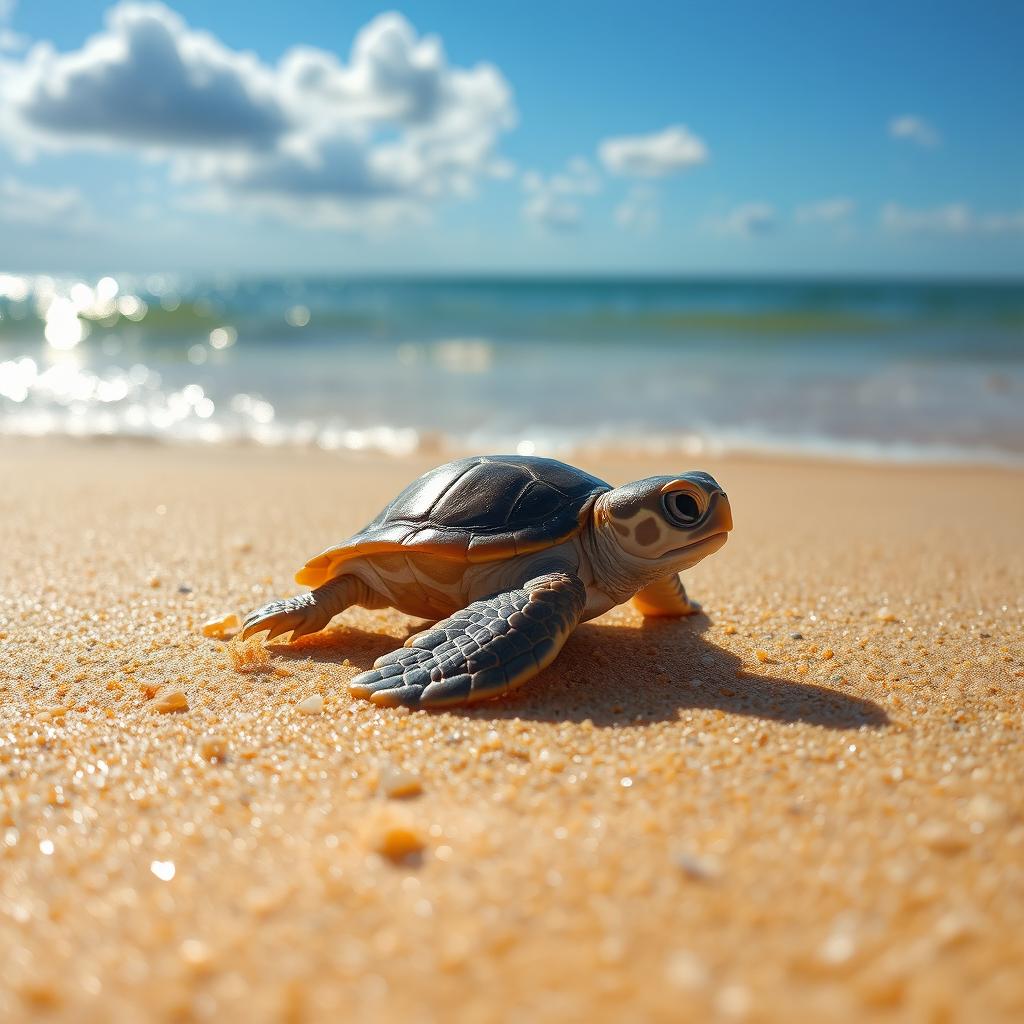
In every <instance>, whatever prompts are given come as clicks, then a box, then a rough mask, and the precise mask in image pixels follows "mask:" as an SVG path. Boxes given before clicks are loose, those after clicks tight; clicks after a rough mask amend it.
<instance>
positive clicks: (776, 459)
mask: <svg viewBox="0 0 1024 1024" xmlns="http://www.w3.org/2000/svg"><path fill="white" fill-rule="evenodd" d="M359 433H363V432H362V431H359ZM22 444H26V445H39V446H43V447H45V446H56V447H58V448H59V447H60V446H65V445H66V446H79V445H81V446H85V447H87V448H88V447H89V446H93V445H95V446H96V447H97V448H106V447H111V446H116V445H119V444H123V445H124V446H125V447H126V448H128V449H129V450H130V449H132V448H135V447H139V448H142V449H146V448H155V449H160V448H163V447H167V448H168V449H171V450H183V451H186V452H187V451H208V452H213V453H216V452H223V453H224V454H225V455H227V456H230V455H231V454H232V453H236V452H265V453H267V454H268V455H271V456H272V455H273V454H274V453H278V454H282V455H288V456H290V455H303V456H312V457H314V458H316V457H321V456H323V457H326V458H334V459H341V460H352V461H353V462H355V463H362V462H364V461H365V460H368V459H380V460H382V461H386V462H393V463H400V462H402V461H412V462H419V461H423V460H427V461H430V463H431V465H436V464H439V463H442V462H447V461H449V460H452V459H460V458H464V457H467V456H470V455H479V454H483V452H484V450H483V449H478V448H474V447H472V446H470V445H466V444H461V443H456V442H455V441H452V440H448V439H446V438H442V437H435V436H432V435H428V436H425V437H423V438H421V439H420V441H419V442H418V444H417V445H416V446H415V447H412V448H409V449H404V448H403V449H388V448H382V447H373V446H370V445H368V446H365V447H346V446H337V447H332V446H328V445H322V444H319V443H317V442H316V441H312V440H310V441H294V440H288V439H283V440H279V441H272V442H265V441H261V440H258V439H257V438H254V437H233V438H224V439H220V440H216V441H207V440H202V439H199V438H190V437H169V436H166V435H162V436H161V435H155V434H154V435H148V434H121V433H116V434H115V433H88V434H84V433H83V434H16V433H4V432H2V431H0V447H5V446H6V447H10V446H20V445H22ZM829 444H832V442H828V441H822V442H820V443H819V442H811V443H809V444H808V446H807V447H806V448H804V449H799V448H793V447H778V448H776V447H772V446H771V445H765V446H763V447H758V446H748V447H742V446H737V447H729V446H727V445H721V444H714V443H710V444H705V443H703V442H700V443H696V444H695V443H694V442H693V441H692V440H686V439H682V438H681V439H679V440H678V441H675V442H672V441H668V440H666V441H660V440H659V441H657V442H654V443H652V444H648V445H646V446H644V445H639V444H638V445H633V444H622V445H610V444H607V443H603V442H595V443H594V444H567V445H565V446H564V447H557V448H555V449H551V450H549V449H546V448H544V449H541V450H534V449H533V448H532V447H531V448H530V450H520V451H519V452H518V454H521V455H527V454H528V455H537V456H539V457H543V458H551V459H557V460H558V461H560V462H568V463H574V462H575V461H579V462H583V461H586V460H588V459H589V460H591V461H596V462H601V461H607V460H611V461H632V460H640V461H647V462H651V461H659V460H661V461H662V462H664V461H666V460H676V461H684V462H685V461H691V462H700V461H701V460H702V459H703V460H710V461H714V462H719V463H739V464H778V465H781V466H790V465H793V466H836V467H849V468H862V469H872V468H877V469H892V470H908V471H914V470H918V469H922V470H941V469H951V470H965V471H968V472H970V471H972V470H981V471H994V472H1000V471H1005V472H1008V473H1019V472H1022V471H1024V453H1021V454H1019V455H1018V454H1015V453H1013V452H1002V451H998V450H995V449H993V450H971V449H961V448H955V447H947V446H941V445H940V446H934V448H933V449H932V451H933V452H934V454H932V455H927V454H925V453H918V454H917V455H910V454H898V453H897V452H896V451H895V450H894V451H893V452H891V453H890V454H886V453H885V452H880V451H873V452H872V453H870V454H868V453H865V454H858V453H857V452H856V451H854V450H852V449H863V448H872V447H873V446H872V445H870V444H866V443H865V444H859V443H857V444H852V445H850V446H849V447H848V449H847V450H846V451H843V450H840V449H833V450H829V449H828V446H829ZM517 447H520V446H515V445H512V446H506V448H504V449H502V448H500V447H499V448H488V449H487V451H502V452H503V453H505V454H515V453H516V449H517ZM910 447H913V446H910ZM939 452H942V453H943V454H939ZM431 460H432V461H431Z"/></svg>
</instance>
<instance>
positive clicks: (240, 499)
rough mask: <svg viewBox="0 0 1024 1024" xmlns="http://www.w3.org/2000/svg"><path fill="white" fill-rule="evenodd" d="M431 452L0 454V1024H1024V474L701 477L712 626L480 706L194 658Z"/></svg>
mask: <svg viewBox="0 0 1024 1024" xmlns="http://www.w3.org/2000/svg"><path fill="white" fill-rule="evenodd" d="M432 461H433V460H429V459H409V460H375V459H371V458H368V457H367V458H357V457H345V458H342V457H338V456H329V455H324V454H319V453H307V452H302V453H288V452H281V451H258V450H239V451H234V452H231V451H226V450H217V451H214V450H208V449H199V448H196V449H189V448H165V447H160V446H156V445H153V446H146V445H131V444H125V443H111V444H99V443H82V444H72V443H43V442H39V443H33V442H17V443H15V442H5V443H3V444H0V474H2V476H0V479H2V480H3V482H4V484H3V488H2V489H0V551H2V556H0V696H2V701H0V840H2V842H0V964H2V967H0V978H2V984H0V1018H2V1019H4V1020H18V1019H26V1018H30V1017H35V1016H36V1015H39V1014H41V1013H42V1012H44V1011H45V1012H46V1014H48V1017H47V1019H52V1020H60V1021H63V1020H67V1021H120V1020H124V1021H137V1020H140V1019H155V1020H192V1019H195V1020H235V1019H239V1020H247V1021H264V1020H266V1021H276V1020H289V1021H291V1020H294V1021H301V1020H331V1019H335V1020H359V1021H382V1020H389V1019H402V1020H406V1021H435V1020H436V1021H463V1020H464V1021H506V1020H508V1021H520V1020H521V1021H531V1022H532V1021H575V1020H659V1021H660V1020H665V1021H669V1020H671V1021H679V1020H694V1021H704V1020H708V1019H723V1020H752V1021H760V1020H780V1021H781V1020H795V1019H805V1020H806V1019H816V1020H864V1019H868V1018H870V1019H892V1020H926V1021H945V1020H952V1021H981V1020H985V1021H999V1020H1012V1019H1020V1016H1021V1014H1022V1013H1024V971H1022V970H1021V964H1022V963H1024V866H1022V865H1024V733H1022V710H1021V709H1022V706H1024V701H1022V696H1024V647H1022V644H1021V625H1022V609H1024V515H1022V514H1021V509H1024V474H1020V473H1014V472H1010V471H998V470H987V469H953V468H948V467H943V468H917V469H897V468H884V467H883V468H872V467H862V466H837V465H826V464H814V463H789V464H787V463H781V462H770V461H752V460H746V461H744V460H738V459H731V460H715V459H702V460H698V461H699V463H700V468H705V469H708V470H709V471H711V472H712V473H714V474H715V475H716V476H717V477H718V478H719V480H720V481H721V482H722V483H723V484H724V485H725V486H726V488H727V489H728V491H729V493H730V497H731V499H732V503H733V508H734V513H735V519H736V531H735V533H734V535H733V537H732V539H731V540H730V542H729V544H728V545H727V546H726V548H725V549H724V550H723V551H722V552H720V553H719V554H717V555H715V556H713V557H712V558H710V559H708V560H707V561H706V562H705V563H703V564H702V565H700V566H699V567H697V568H696V569H695V570H693V571H692V572H690V573H689V574H687V585H688V588H689V589H690V592H691V594H692V595H693V596H694V597H695V598H697V599H698V600H701V601H702V602H703V603H704V606H705V609H706V613H707V614H706V615H704V616H701V617H699V618H696V619H691V620H687V621H682V622H660V623H656V624H653V625H643V624H642V622H641V620H640V618H639V617H638V616H637V615H636V614H635V613H634V612H633V611H632V610H631V609H629V608H628V607H627V608H620V609H616V610H615V611H613V612H612V613H610V614H608V615H606V616H604V617H603V618H601V619H599V620H597V621H596V622H594V623H591V624H587V625H585V626H583V627H581V628H580V629H579V630H578V631H577V633H576V634H575V635H574V636H573V637H572V639H571V640H570V641H569V643H568V645H567V647H566V648H565V650H564V651H563V653H562V655H561V657H560V658H559V659H558V660H557V662H556V663H555V664H554V666H552V667H551V668H550V669H548V670H547V671H545V672H544V673H543V675H542V676H540V677H538V678H537V679H536V680H534V681H533V682H532V683H530V684H529V685H528V686H527V687H526V688H524V689H523V690H521V691H520V692H519V693H517V694H515V695H513V696H512V697H509V698H506V699H504V700H501V701H499V702H496V703H492V704H486V705H483V706H478V707H475V708H473V709H471V710H468V711H458V710H456V711H451V712H444V713H424V712H421V713H409V712H407V711H394V710H378V709H376V708H374V707H373V706H372V705H370V704H368V703H364V702H358V701H353V700H352V699H350V698H349V696H348V694H347V690H346V682H347V680H348V679H349V678H351V677H352V676H353V675H355V674H356V673H357V672H359V671H361V670H362V669H364V668H366V667H368V666H369V665H370V664H371V663H372V661H373V659H374V658H375V657H377V656H378V655H380V654H382V653H384V652H385V651H387V650H390V649H392V648H393V647H394V646H396V645H397V644H398V643H400V642H401V640H402V639H403V638H404V637H405V636H407V635H408V634H409V633H410V632H413V631H414V630H415V629H416V628H417V626H418V625H419V623H418V622H417V621H415V620H411V619H408V618H406V617H404V616H401V615H398V614H396V613H388V612H369V611H362V610H353V611H351V612H349V613H347V614H346V615H345V616H344V617H343V618H342V619H341V620H339V621H338V623H337V624H336V625H335V626H333V627H332V628H331V629H330V630H329V631H328V632H326V633H325V634H323V635H321V636H318V637H311V638H307V639H306V640H304V641H300V642H299V643H297V644H295V645H292V646H282V645H277V644H275V645H272V646H271V648H270V656H269V658H268V659H267V660H266V664H264V665H260V664H259V663H258V659H257V661H256V662H255V663H254V664H252V665H249V666H243V667H249V668H255V669H256V670H257V671H249V672H239V671H237V669H236V667H235V664H234V661H233V659H232V657H231V651H230V648H229V645H228V644H227V643H225V642H223V641H218V640H214V639H209V638H205V637H203V636H201V635H200V632H199V627H200V625H201V623H203V622H204V621H205V620H206V619H209V618H211V617H214V616H221V615H223V614H224V613H226V612H229V611H239V612H243V611H247V610H249V609H250V608H252V607H254V606H256V605H258V604H260V603H263V602H264V601H266V600H268V599H269V598H270V597H272V596H283V595H287V594H290V593H293V592H294V591H295V590H296V589H297V588H295V587H294V584H292V583H291V576H292V573H293V572H294V571H295V569H296V568H298V566H299V565H300V564H301V563H302V562H303V561H304V560H305V559H306V558H307V557H309V556H310V555H312V554H314V553H316V552H317V551H318V550H320V549H321V548H323V547H325V546H326V545H328V544H330V543H332V542H335V541H337V540H339V539H341V538H342V537H343V536H344V535H346V534H347V533H349V532H351V531H352V530H354V529H355V528H357V527H359V526H360V525H362V523H363V522H365V521H366V520H368V519H369V518H370V517H371V516H372V515H373V514H374V513H375V512H376V511H377V510H378V509H379V508H380V507H381V506H382V505H383V503H384V502H386V501H387V500H388V499H389V498H390V497H391V496H392V495H393V494H394V493H395V492H396V491H397V490H398V489H399V488H400V487H401V486H403V485H404V484H405V483H406V482H408V480H409V479H411V478H412V477H413V476H414V475H415V474H416V473H418V472H421V471H422V470H423V469H426V468H428V466H429V464H431V462H432ZM578 461H579V463H580V465H582V466H584V468H586V469H589V470H591V471H593V472H596V473H597V474H598V475H601V476H604V477H606V478H608V479H611V480H612V481H613V482H622V481H625V480H627V479H632V478H636V477H639V476H644V475H648V474H650V473H655V472H667V471H675V470H681V469H687V468H697V467H691V466H677V465H670V466H667V465H665V464H664V463H659V462H658V461H657V460H655V459H653V458H650V457H641V458H637V459H629V460H627V459H623V458H618V459H613V458H603V457H600V456H595V457H588V458H581V459H579V460H578ZM177 692H180V693H181V694H182V695H183V696H182V697H178V696H175V694H176V693H177ZM314 695H321V696H322V698H323V710H322V711H320V712H317V710H316V702H315V701H314V702H311V704H310V705H306V708H307V709H308V710H309V711H310V712H311V713H304V711H303V709H301V708H299V707H298V705H299V704H300V703H301V702H303V701H304V700H306V699H307V698H309V697H311V696H314ZM182 703H184V704H186V705H187V708H186V709H184V710H180V709H179V710H175V708H176V707H177V708H180V706H181V704H182ZM403 791H404V792H405V795H404V796H399V795H398V794H400V793H402V792H403ZM389 794H391V795H389Z"/></svg>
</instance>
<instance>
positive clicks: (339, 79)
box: [0, 2, 515, 227]
mask: <svg viewBox="0 0 1024 1024" xmlns="http://www.w3.org/2000/svg"><path fill="white" fill-rule="evenodd" d="M0 110H5V111H6V113H5V114H2V113H0V118H5V122H2V121H0V132H2V133H3V134H4V135H6V136H7V138H8V141H10V142H11V143H12V144H13V145H15V146H17V147H18V148H19V149H20V151H21V152H22V154H23V155H27V156H31V155H32V154H34V153H35V152H36V151H38V150H40V149H43V150H46V149H54V150H68V149H75V148H111V147H117V148H122V149H128V150H131V151H134V152H136V153H138V154H140V155H143V156H145V157H147V158H152V159H159V160H167V161H169V162H170V163H171V166H172V169H173V172H174V175H175V178H176V180H177V181H179V182H183V183H186V184H189V183H191V184H193V185H198V186H199V187H201V188H202V189H203V192H202V193H201V194H200V195H198V196H193V197H192V198H193V202H198V203H202V204H205V205H207V206H214V207H218V208H223V209H230V208H232V207H234V206H238V207H240V208H242V209H245V210H250V211H257V212H258V211H261V210H262V211H263V212H269V213H272V214H277V215H281V216H286V217H292V216H300V217H301V218H302V219H303V220H305V221H316V222H324V223H327V224H328V225H329V226H344V227H354V226H358V225H359V224H361V223H367V224H380V223H382V222H383V223H388V222H391V221H392V220H394V219H400V217H401V216H405V215H408V216H412V217H421V216H424V215H425V214H426V212H427V210H428V208H429V206H430V205H431V204H432V203H434V202H436V201H438V200H440V199H443V198H445V197H449V196H467V195H470V194H471V193H472V192H473V190H474V188H475V186H476V183H477V182H478V181H479V179H480V178H482V177H485V176H490V175H492V174H493V175H500V174H501V173H504V172H505V170H506V169H505V168H504V167H503V165H502V163H501V161H500V160H499V159H498V158H497V157H496V155H495V153H494V150H495V147H496V144H497V141H498V138H499V136H500V134H501V133H502V132H503V131H505V130H507V129H508V128H510V127H511V126H512V125H513V123H514V120H515V112H514V108H513V103H512V95H511V90H510V89H509V86H508V84H507V83H506V81H505V79H504V78H503V77H502V75H501V73H500V72H499V71H498V70H497V69H496V68H494V67H492V66H491V65H488V64H478V65H476V66H475V67H473V68H470V69H464V68H457V67H453V66H451V65H449V64H448V62H447V59H446V57H445V54H444V49H443V46H442V44H441V41H440V39H438V38H437V37H435V36H425V37H418V36H417V34H416V32H415V30H414V29H413V28H412V26H411V25H409V23H408V22H407V21H406V20H405V19H404V18H403V17H402V16H401V15H400V14H396V13H391V14H383V15H380V16H379V17H377V18H375V19H374V20H373V21H371V22H370V23H369V24H368V25H366V26H365V27H364V28H363V29H362V30H361V31H360V32H359V33H358V35H357V36H356V39H355V41H354V43H353V46H352V52H351V55H350V58H349V62H348V63H347V64H345V63H343V62H342V61H340V60H339V59H338V57H337V56H335V55H334V54H332V53H328V52H327V51H324V50H319V49H315V48H312V47H297V48H293V49H291V50H289V51H288V52H286V53H285V54H284V56H283V57H282V58H281V60H280V62H279V63H278V64H277V65H268V64H265V63H263V62H262V61H261V60H260V59H259V58H258V57H256V56H255V55H253V54H250V53H242V52H237V51H234V50H231V49H230V48H228V47H227V46H225V45H224V44H223V43H221V42H220V41H219V40H218V39H216V38H215V37H214V36H212V35H210V34H209V33H206V32H201V31H197V30H194V29H192V28H190V27H189V26H188V25H186V23H185V22H184V20H183V19H182V18H181V17H180V16H179V15H178V14H176V13H175V12H174V11H172V10H170V9H169V8H167V7H165V6H163V5H162V4H158V3H137V2H124V3H121V4H119V5H117V6H116V7H114V8H113V9H112V10H111V11H110V12H109V13H108V16H107V26H106V28H105V30H104V31H102V32H101V33H99V34H98V35H96V36H93V37H92V38H91V39H89V40H87V41H86V43H85V44H84V45H83V47H82V48H81V49H79V50H77V51H74V52H71V53H63V54H61V53H57V52H56V51H55V50H54V48H53V47H52V46H51V45H49V44H46V43H41V44H38V45H36V46H34V47H33V48H32V49H31V50H30V51H29V53H28V54H27V55H26V56H25V58H24V59H23V60H21V61H18V62H6V63H3V64H0Z"/></svg>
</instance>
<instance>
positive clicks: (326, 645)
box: [267, 622, 415, 672]
mask: <svg viewBox="0 0 1024 1024" xmlns="http://www.w3.org/2000/svg"><path fill="white" fill-rule="evenodd" d="M413 632H415V631H414V630H410V631H409V633H410V635H411V634H412V633H413ZM399 643H400V641H397V640H396V639H395V637H394V636H393V635H392V634H391V633H373V632H370V630H367V629H358V628H357V627H355V626H349V625H346V624H345V623H344V622H339V623H337V624H336V625H332V626H331V627H330V628H329V629H326V630H324V631H323V632H322V633H311V634H310V635H309V636H304V637H302V638H301V639H300V640H296V641H295V643H272V644H270V645H269V646H268V648H267V650H268V651H270V653H271V654H272V655H273V656H274V657H282V658H287V659H288V660H289V661H315V662H318V663H320V664H325V665H340V664H341V663H342V662H344V661H345V659H346V658H347V659H348V662H349V664H350V665H352V667H353V668H358V669H359V671H360V672H365V671H366V670H367V669H368V668H372V667H373V663H374V661H375V660H376V659H377V658H379V657H380V656H381V655H382V654H387V653H388V651H393V650H394V649H395V647H396V646H397V645H398V644H399Z"/></svg>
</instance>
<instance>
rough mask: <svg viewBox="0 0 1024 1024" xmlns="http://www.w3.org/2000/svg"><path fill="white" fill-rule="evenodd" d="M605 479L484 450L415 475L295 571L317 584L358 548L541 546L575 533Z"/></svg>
mask: <svg viewBox="0 0 1024 1024" xmlns="http://www.w3.org/2000/svg"><path fill="white" fill-rule="evenodd" d="M609 490H611V485H610V484H608V483H605V481H603V480H600V479H598V478H597V477H595V476H591V475H590V474H589V473H584V472H583V471H582V470H579V469H576V468H575V467H573V466H567V465H565V463H562V462H558V461H556V460H554V459H542V458H536V457H534V456H528V455H481V456H474V457H472V458H468V459H457V460H456V461H454V462H449V463H446V464H445V465H443V466H438V467H437V468H436V469H432V470H430V472H428V473H425V474H424V475H423V476H421V477H420V478H419V479H418V480H414V481H413V482H412V483H411V484H410V485H409V486H408V487H406V489H405V490H404V491H402V493H401V494H399V495H398V497H396V498H395V500H394V501H392V502H391V503H390V504H389V505H388V506H387V507H386V508H385V509H384V510H383V511H382V512H381V513H380V515H378V516H377V517H376V518H375V519H374V520H373V521H372V522H370V523H368V524H367V525H366V526H365V527H364V528H363V529H362V530H360V531H359V533H357V534H355V535H354V536H353V537H351V538H350V539H349V540H347V541H345V542H344V543H343V544H340V545H338V546H337V547H334V548H330V549H328V550H327V551H325V552H323V554H321V555H317V557H316V558H313V559H310V561H309V562H307V563H306V566H305V568H304V569H302V570H300V572H299V573H298V574H297V575H296V577H295V578H296V580H297V581H298V582H299V583H303V584H306V585H308V586H313V587H315V586H319V585H321V584H322V583H324V582H326V581H327V580H328V579H330V578H331V577H332V576H334V575H335V574H336V572H337V569H338V566H339V565H340V564H341V563H342V562H344V561H347V560H348V559H349V558H354V557H357V556H359V555H370V554H373V553H374V552H379V551H394V550H396V549H399V548H401V549H409V548H413V549H415V548H421V549H423V548H426V549H429V550H430V551H431V553H433V554H435V555H440V556H442V557H447V558H453V559H458V560H465V561H469V562H490V561H497V560H499V559H502V558H511V557H514V556H515V555H521V554H527V553H530V552H533V551H541V550H543V549H545V548H547V547H550V546H552V545H554V544H557V543H559V542H560V541H562V540H564V539H565V538H567V537H570V536H572V535H573V534H574V533H575V532H576V531H577V530H578V529H579V526H580V514H581V513H582V512H583V510H584V509H585V508H586V507H587V505H588V504H589V503H590V502H591V501H592V499H593V498H594V497H595V496H596V495H598V494H601V493H603V492H604V491H609Z"/></svg>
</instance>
